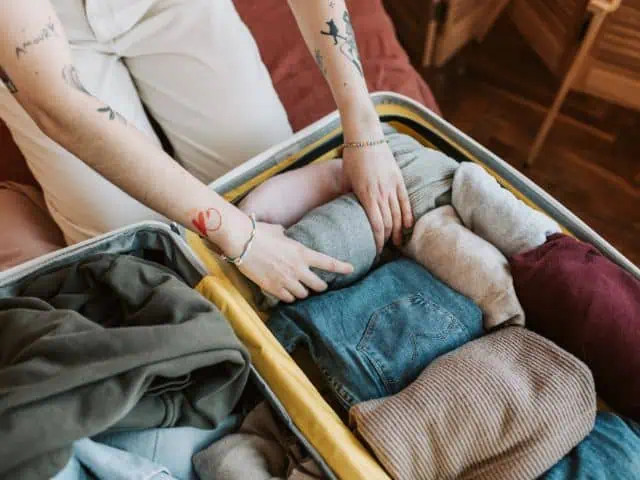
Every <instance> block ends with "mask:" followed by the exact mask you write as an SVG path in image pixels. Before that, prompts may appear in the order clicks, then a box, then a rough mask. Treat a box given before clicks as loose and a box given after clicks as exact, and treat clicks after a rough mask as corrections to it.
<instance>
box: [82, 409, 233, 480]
mask: <svg viewBox="0 0 640 480" xmlns="http://www.w3.org/2000/svg"><path fill="white" fill-rule="evenodd" d="M241 423H242V416H241V415H239V414H236V413H235V412H234V413H232V414H231V415H229V416H228V417H227V418H225V419H224V420H223V421H222V422H221V423H219V424H218V425H217V426H216V428H213V429H202V428H193V427H173V428H147V429H144V430H135V431H127V432H107V433H102V434H100V435H97V436H95V437H93V440H95V441H96V442H99V443H101V444H104V445H108V446H110V447H113V448H117V449H120V450H125V451H127V452H130V453H132V454H134V455H138V456H140V457H143V458H146V459H148V460H151V461H152V462H153V463H156V464H158V465H162V466H163V467H166V468H167V469H168V470H169V471H170V472H171V474H172V475H174V476H175V477H177V478H179V479H180V480H199V478H198V475H197V474H196V471H195V469H194V468H193V463H192V461H191V459H192V458H193V456H194V455H195V454H196V453H198V452H199V451H200V450H202V449H204V448H207V447H208V446H209V445H211V444H212V443H213V442H217V441H218V440H220V439H221V438H223V437H225V436H226V435H229V434H231V433H233V432H235V431H236V430H237V429H238V427H240V424H241Z"/></svg>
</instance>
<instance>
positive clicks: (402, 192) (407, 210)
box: [397, 182, 413, 228]
mask: <svg viewBox="0 0 640 480" xmlns="http://www.w3.org/2000/svg"><path fill="white" fill-rule="evenodd" d="M397 192H398V193H397V195H398V200H399V201H400V210H402V222H403V224H404V228H411V227H413V210H412V208H411V202H410V201H409V194H408V193H407V187H405V185H404V182H400V183H399V184H398V189H397Z"/></svg>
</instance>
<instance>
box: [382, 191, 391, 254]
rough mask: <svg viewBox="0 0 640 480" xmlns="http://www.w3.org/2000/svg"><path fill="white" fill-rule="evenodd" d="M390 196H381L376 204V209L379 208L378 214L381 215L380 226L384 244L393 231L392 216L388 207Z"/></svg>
mask: <svg viewBox="0 0 640 480" xmlns="http://www.w3.org/2000/svg"><path fill="white" fill-rule="evenodd" d="M391 196H392V195H385V196H383V197H382V198H381V199H380V200H379V203H378V208H380V213H381V214H382V224H383V225H384V241H383V243H385V242H386V241H387V239H388V238H389V236H390V235H391V230H392V229H393V214H392V212H391V207H390V205H389V199H390V198H391Z"/></svg>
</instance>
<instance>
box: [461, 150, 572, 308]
mask: <svg viewBox="0 0 640 480" xmlns="http://www.w3.org/2000/svg"><path fill="white" fill-rule="evenodd" d="M451 202H452V204H453V206H454V207H455V209H456V211H457V212H458V215H460V218H461V219H462V222H463V223H464V225H465V226H466V227H467V228H469V229H470V230H472V231H473V232H474V233H475V234H476V235H479V236H480V237H482V238H484V239H485V240H486V241H488V242H489V243H491V244H492V245H494V246H495V247H497V248H498V250H500V251H501V252H502V253H503V254H504V255H505V256H506V257H510V256H512V255H515V254H518V253H522V252H526V251H527V250H531V249H533V248H536V247H539V246H540V245H542V244H543V243H544V242H545V241H546V239H547V236H549V235H551V234H553V233H558V232H560V227H559V225H558V224H557V223H556V222H554V221H553V220H552V219H551V218H549V217H548V216H546V215H545V214H543V213H542V212H539V211H537V210H534V209H533V208H531V207H529V206H528V205H526V204H525V203H524V202H522V201H521V200H518V199H517V198H516V197H515V196H514V195H513V194H512V193H511V192H510V191H508V190H507V189H505V188H502V187H501V186H500V184H499V183H498V182H497V180H496V179H495V178H493V177H492V176H491V175H489V173H487V172H486V170H485V169H484V168H482V167H481V166H480V165H476V164H474V163H471V162H465V163H463V164H462V165H460V168H458V170H457V171H456V173H455V175H454V178H453V186H452V189H451ZM525 311H526V309H525Z"/></svg>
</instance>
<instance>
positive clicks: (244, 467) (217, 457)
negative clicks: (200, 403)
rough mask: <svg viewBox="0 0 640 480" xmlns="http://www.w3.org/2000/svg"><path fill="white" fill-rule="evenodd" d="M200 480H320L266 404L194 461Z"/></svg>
mask: <svg viewBox="0 0 640 480" xmlns="http://www.w3.org/2000/svg"><path fill="white" fill-rule="evenodd" d="M193 464H194V466H195V469H196V471H197V473H198V476H199V477H200V479H201V480H217V479H224V480H272V479H276V478H287V479H289V480H312V479H319V478H322V473H321V472H320V470H319V468H318V466H317V464H316V463H315V462H314V461H313V460H312V459H310V458H308V457H305V455H304V451H303V450H302V447H301V445H300V444H299V443H298V441H297V439H296V437H295V436H293V435H292V434H291V432H290V431H288V430H287V428H286V427H285V426H284V425H283V424H281V423H280V422H278V421H277V420H276V418H275V417H274V415H273V412H272V411H271V408H270V407H269V405H268V404H267V403H265V402H262V403H261V404H259V405H258V406H257V407H256V408H255V409H253V410H252V411H251V412H250V413H249V414H248V415H247V417H246V418H245V420H244V422H243V423H242V426H241V427H240V429H239V430H238V431H237V432H236V433H233V434H231V435H228V436H226V437H225V438H223V439H222V440H220V441H218V442H215V443H213V444H212V445H210V446H209V447H208V448H206V449H204V450H202V451H201V452H199V453H197V454H196V455H194V457H193Z"/></svg>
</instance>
